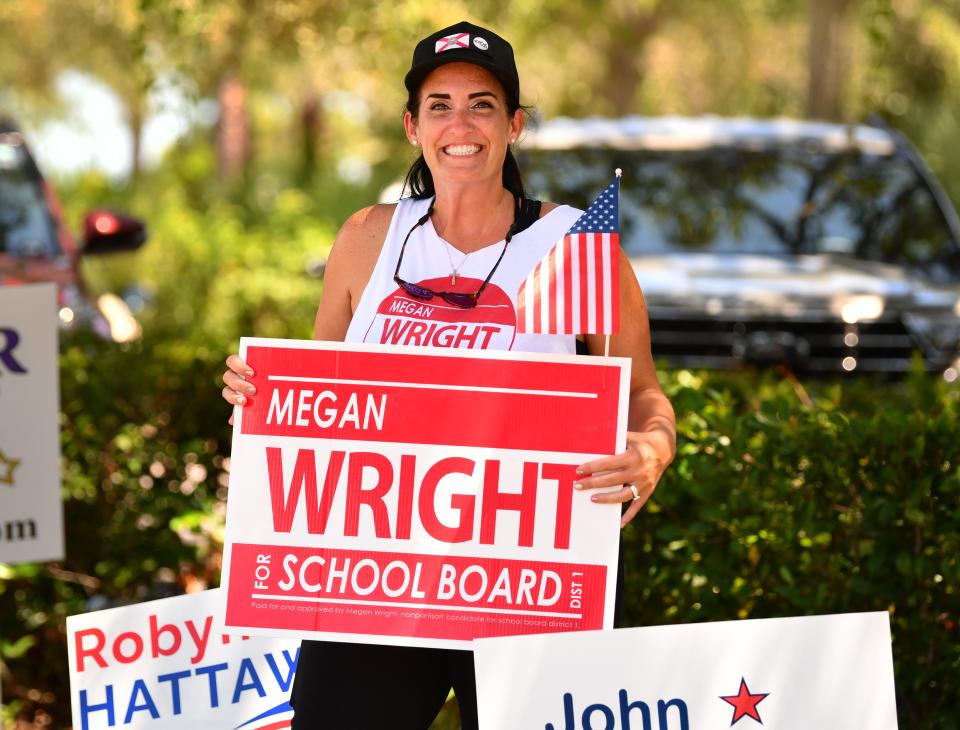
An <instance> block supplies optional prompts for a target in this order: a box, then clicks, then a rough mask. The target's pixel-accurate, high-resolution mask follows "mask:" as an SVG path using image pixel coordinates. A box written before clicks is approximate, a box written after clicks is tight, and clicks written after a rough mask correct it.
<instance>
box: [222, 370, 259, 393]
mask: <svg viewBox="0 0 960 730" xmlns="http://www.w3.org/2000/svg"><path fill="white" fill-rule="evenodd" d="M223 382H224V384H225V385H226V386H227V387H228V388H232V389H233V390H235V391H237V392H238V393H243V394H246V395H253V394H254V393H256V392H257V389H256V387H255V386H254V385H253V383H250V382H248V381H246V380H244V378H242V377H241V376H239V375H237V374H236V373H235V372H233V371H232V370H228V371H227V372H225V373H224V374H223Z"/></svg>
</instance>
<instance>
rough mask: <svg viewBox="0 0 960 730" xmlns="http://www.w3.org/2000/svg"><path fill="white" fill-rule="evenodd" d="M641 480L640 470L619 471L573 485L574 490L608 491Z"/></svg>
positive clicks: (586, 479)
mask: <svg viewBox="0 0 960 730" xmlns="http://www.w3.org/2000/svg"><path fill="white" fill-rule="evenodd" d="M640 478H641V473H640V471H639V470H635V469H617V470H616V471H611V472H607V473H606V474H597V475H596V476H592V477H586V478H584V479H580V480H578V481H577V483H576V484H574V485H573V487H574V489H581V490H587V489H607V488H609V487H619V486H621V485H623V484H630V483H631V482H633V481H635V480H636V479H640Z"/></svg>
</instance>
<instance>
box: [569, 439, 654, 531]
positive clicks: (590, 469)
mask: <svg viewBox="0 0 960 730" xmlns="http://www.w3.org/2000/svg"><path fill="white" fill-rule="evenodd" d="M672 456H673V449H672V448H671V447H670V444H669V440H668V439H667V438H665V434H664V433H663V431H660V430H654V431H646V432H644V431H628V432H627V450H626V451H624V452H623V453H622V454H618V455H616V456H607V457H604V458H602V459H596V460H595V461H590V462H587V463H586V464H583V465H582V466H580V467H579V468H578V469H577V474H578V475H579V476H580V477H581V478H580V480H579V481H578V482H577V483H576V484H575V485H574V487H575V488H576V489H604V488H606V489H609V488H610V487H621V488H620V489H617V490H615V491H612V492H604V493H602V494H594V495H593V496H592V497H590V499H591V500H592V501H594V502H597V503H600V504H611V503H616V502H620V503H623V502H629V503H630V506H629V507H627V510H626V512H624V513H623V517H621V518H620V527H624V526H625V525H626V524H627V523H628V522H630V520H632V519H633V518H634V517H635V516H636V515H637V513H638V512H639V511H640V509H641V508H642V507H643V505H645V504H646V503H647V500H648V499H650V495H651V494H653V490H654V489H656V488H657V482H659V481H660V477H661V476H663V472H664V471H665V470H666V468H667V466H669V464H670V462H671V461H672Z"/></svg>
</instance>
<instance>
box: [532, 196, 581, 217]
mask: <svg viewBox="0 0 960 730" xmlns="http://www.w3.org/2000/svg"><path fill="white" fill-rule="evenodd" d="M558 209H561V212H567V213H568V214H569V215H577V216H579V215H580V214H581V213H582V212H583V211H582V210H580V209H578V208H574V207H573V206H571V205H567V204H566V203H555V202H553V201H551V200H544V201H542V202H541V203H540V217H541V218H545V217H546V216H547V215H549V214H550V213H552V212H553V211H555V210H558Z"/></svg>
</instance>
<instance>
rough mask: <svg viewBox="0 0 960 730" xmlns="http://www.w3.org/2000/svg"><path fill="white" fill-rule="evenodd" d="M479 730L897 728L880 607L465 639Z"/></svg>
mask: <svg viewBox="0 0 960 730" xmlns="http://www.w3.org/2000/svg"><path fill="white" fill-rule="evenodd" d="M474 663H475V665H476V670H477V697H478V703H479V711H480V718H479V719H480V730H516V728H525V729H526V730H539V729H540V728H543V730H714V729H715V730H721V728H730V727H734V728H737V730H750V728H756V729H757V730H759V729H760V728H761V727H763V728H765V729H766V730H810V729H811V728H816V730H850V729H851V728H857V730H896V727H897V707H896V699H895V696H894V686H893V656H892V653H891V648H890V621H889V617H888V615H887V614H886V613H885V612H877V613H859V614H841V615H834V616H808V617H802V618H779V619H756V620H748V621H721V622H716V623H702V624H686V625H678V626H650V627H644V628H636V629H621V630H617V631H606V632H592V631H590V632H584V633H580V634H554V635H549V636H521V637H510V638H496V639H483V640H480V641H476V642H474Z"/></svg>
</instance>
